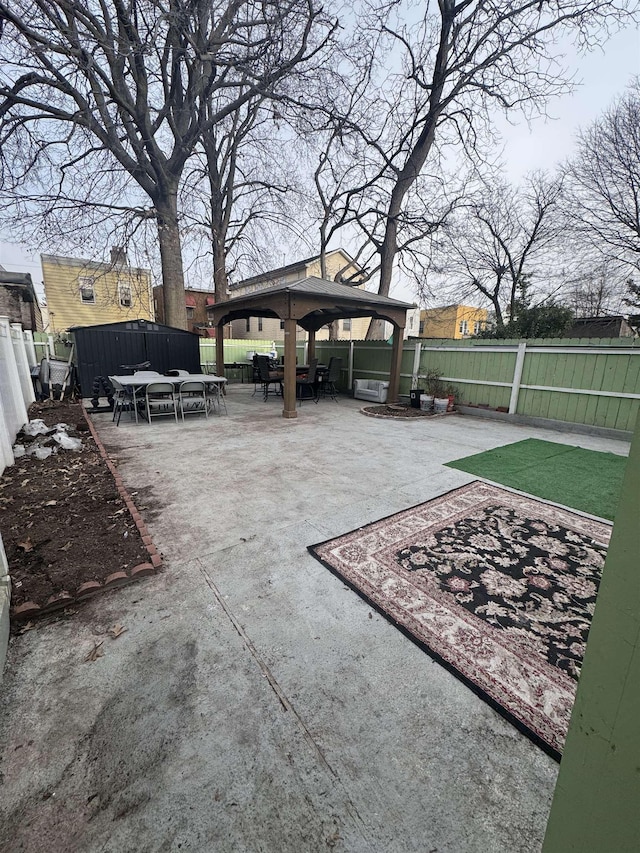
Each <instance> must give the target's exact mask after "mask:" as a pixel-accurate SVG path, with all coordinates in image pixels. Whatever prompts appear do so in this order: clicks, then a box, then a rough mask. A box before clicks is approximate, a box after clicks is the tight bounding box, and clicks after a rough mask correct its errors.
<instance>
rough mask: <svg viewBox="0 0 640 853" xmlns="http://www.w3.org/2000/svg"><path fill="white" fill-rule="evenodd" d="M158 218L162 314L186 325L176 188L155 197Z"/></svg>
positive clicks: (182, 326)
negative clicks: (162, 300)
mask: <svg viewBox="0 0 640 853" xmlns="http://www.w3.org/2000/svg"><path fill="white" fill-rule="evenodd" d="M155 208H156V212H157V218H158V240H159V242H160V260H161V263H162V284H163V294H164V318H165V323H166V324H167V325H168V326H173V327H174V328H176V329H186V328H187V309H186V306H185V299H184V271H183V268H182V246H181V241H180V226H179V225H178V197H177V193H176V192H167V193H165V194H163V197H162V199H158V200H156V201H155Z"/></svg>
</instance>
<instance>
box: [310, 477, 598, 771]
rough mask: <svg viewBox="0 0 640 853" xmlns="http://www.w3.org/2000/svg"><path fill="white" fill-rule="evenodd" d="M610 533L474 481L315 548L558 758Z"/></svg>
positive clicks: (389, 616) (335, 570) (329, 565)
mask: <svg viewBox="0 0 640 853" xmlns="http://www.w3.org/2000/svg"><path fill="white" fill-rule="evenodd" d="M610 533H611V527H610V526H609V525H608V524H603V523H602V522H599V521H594V520H592V519H591V518H587V517H586V516H582V515H578V514H577V513H573V512H570V511H569V510H564V509H560V508H559V507H557V506H552V505H550V504H545V503H543V502H542V501H538V500H534V499H532V498H528V497H525V496H524V495H520V494H516V493H514V492H510V491H507V490H506V489H500V488H498V487H497V486H492V485H489V484H488V483H481V482H474V483H470V484H468V485H466V486H463V487H462V488H460V489H456V490H454V491H452V492H448V493H447V494H444V495H441V496H440V497H438V498H435V499H434V500H431V501H428V502H427V503H423V504H420V505H419V506H416V507H412V508H411V509H408V510H405V511H404V512H400V513H397V514H396V515H392V516H390V517H389V518H385V519H382V520H381V521H376V522H374V523H373V524H369V525H366V526H365V527H362V528H360V529H358V530H354V531H352V532H351V533H347V534H346V535H344V536H340V537H338V538H336V539H330V540H328V541H327V542H323V543H321V544H319V545H313V546H310V548H309V551H310V552H311V553H312V554H313V555H314V556H315V557H316V558H317V559H318V560H320V562H322V563H323V564H324V565H325V566H326V567H327V568H328V569H330V570H331V571H332V572H333V573H334V574H336V575H337V576H338V577H340V578H341V579H342V580H344V581H345V582H346V583H347V584H349V586H351V587H352V588H353V589H354V590H355V591H356V592H357V593H358V594H359V595H361V596H362V597H363V598H364V599H365V600H366V601H368V602H369V603H370V604H372V605H373V606H374V607H375V608H376V609H378V610H379V611H380V612H381V613H382V614H383V615H384V616H385V617H386V618H387V619H389V620H390V621H391V622H392V623H393V624H394V625H396V626H397V627H398V628H400V630H401V631H403V632H404V633H405V634H406V635H407V636H408V637H409V638H410V639H412V640H413V641H414V642H415V643H417V644H418V645H419V646H420V647H421V648H423V649H424V650H425V651H427V652H428V653H429V654H430V655H431V656H432V657H434V658H435V659H436V660H438V661H439V662H440V663H442V664H443V665H444V666H446V667H447V668H448V669H449V670H450V671H451V672H453V673H454V674H455V675H457V676H458V677H459V678H461V679H462V680H463V681H464V682H465V683H466V684H467V685H469V686H470V687H471V688H472V689H473V690H474V691H475V692H476V693H477V694H478V695H480V696H481V697H482V698H483V699H485V700H486V701H488V702H489V703H490V704H491V705H492V706H493V707H494V708H495V709H496V710H498V711H499V712H500V713H501V714H502V715H503V716H505V717H506V718H507V719H508V720H510V721H511V722H512V723H514V725H516V726H517V727H518V728H519V729H520V730H521V731H523V732H524V733H525V734H527V735H528V736H529V737H530V738H531V739H532V740H534V741H535V742H536V743H538V744H539V745H540V746H541V747H542V748H543V749H545V751H546V752H548V753H549V754H550V755H552V756H553V757H555V758H559V757H560V755H561V753H562V747H563V744H564V740H565V736H566V733H567V728H568V725H569V718H570V715H571V708H572V706H573V701H574V697H575V690H576V682H577V679H578V676H579V674H580V666H581V663H582V658H583V654H584V649H585V644H586V641H587V635H588V633H589V627H590V624H591V617H592V615H593V609H594V606H595V600H596V594H597V591H598V585H599V581H600V576H601V572H602V567H603V565H604V559H605V555H606V549H607V545H608V542H609V536H610Z"/></svg>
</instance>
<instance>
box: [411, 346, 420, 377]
mask: <svg viewBox="0 0 640 853" xmlns="http://www.w3.org/2000/svg"><path fill="white" fill-rule="evenodd" d="M413 345H414V347H415V349H414V351H413V371H412V373H411V387H412V388H417V387H418V373H420V356H421V355H422V343H421V342H420V341H414V342H413Z"/></svg>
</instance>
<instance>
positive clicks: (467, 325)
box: [417, 305, 487, 340]
mask: <svg viewBox="0 0 640 853" xmlns="http://www.w3.org/2000/svg"><path fill="white" fill-rule="evenodd" d="M486 326H487V309H486V308H474V307H473V306H471V305H443V306H442V307H440V308H428V309H423V310H422V311H421V312H420V328H419V330H418V333H417V334H418V336H419V337H421V338H446V339H447V340H451V339H455V340H459V339H461V338H469V337H472V336H473V335H477V334H479V333H480V332H482V331H483V330H484V329H485V328H486Z"/></svg>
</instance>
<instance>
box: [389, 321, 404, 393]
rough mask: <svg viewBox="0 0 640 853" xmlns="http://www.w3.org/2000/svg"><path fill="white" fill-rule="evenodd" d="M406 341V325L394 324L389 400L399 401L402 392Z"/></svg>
mask: <svg viewBox="0 0 640 853" xmlns="http://www.w3.org/2000/svg"><path fill="white" fill-rule="evenodd" d="M403 343H404V326H397V325H396V324H395V323H394V324H393V348H392V350H391V372H390V375H389V394H388V397H387V399H388V401H389V402H390V403H397V402H398V397H399V393H400V371H401V370H402V344H403Z"/></svg>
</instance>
